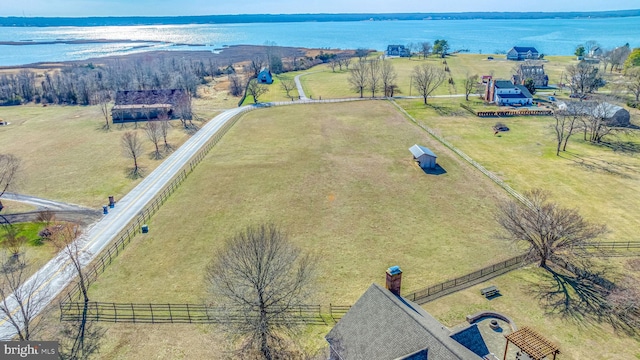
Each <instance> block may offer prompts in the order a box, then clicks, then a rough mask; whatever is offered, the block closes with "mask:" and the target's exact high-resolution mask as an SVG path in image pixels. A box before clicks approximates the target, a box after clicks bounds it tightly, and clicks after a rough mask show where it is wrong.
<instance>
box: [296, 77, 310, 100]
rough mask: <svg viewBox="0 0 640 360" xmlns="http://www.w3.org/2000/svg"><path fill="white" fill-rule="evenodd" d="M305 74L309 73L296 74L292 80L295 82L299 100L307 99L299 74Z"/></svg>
mask: <svg viewBox="0 0 640 360" xmlns="http://www.w3.org/2000/svg"><path fill="white" fill-rule="evenodd" d="M307 74H309V73H304V74H300V75H296V77H294V78H293V81H295V82H296V87H297V88H298V95H300V98H299V100H309V98H307V95H306V94H305V93H304V89H303V88H302V83H300V76H302V75H307Z"/></svg>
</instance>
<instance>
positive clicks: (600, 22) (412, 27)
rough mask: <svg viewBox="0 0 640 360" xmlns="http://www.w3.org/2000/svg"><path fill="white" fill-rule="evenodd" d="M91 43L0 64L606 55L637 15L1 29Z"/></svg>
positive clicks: (5, 54) (14, 36)
mask: <svg viewBox="0 0 640 360" xmlns="http://www.w3.org/2000/svg"><path fill="white" fill-rule="evenodd" d="M98 39H108V40H112V41H111V42H104V43H87V44H62V43H56V44H37V45H20V46H15V45H0V66H14V65H22V64H31V63H37V62H58V61H69V60H83V59H88V58H94V57H101V56H112V55H119V54H121V55H123V54H129V53H136V52H143V51H150V50H200V51H218V49H220V48H222V47H223V46H227V45H237V44H249V45H263V44H265V43H266V42H269V43H275V44H277V45H279V46H295V47H308V48H327V49H356V48H367V49H375V50H384V49H386V47H387V45H390V44H400V45H406V44H408V43H421V42H424V41H428V42H431V43H433V42H434V41H435V40H436V39H445V40H447V42H448V43H449V45H450V51H456V50H463V51H468V52H471V53H482V54H502V53H505V52H506V51H508V50H509V49H510V48H511V47H513V46H533V47H535V48H536V49H538V51H539V52H541V53H543V54H545V55H572V54H573V52H574V51H575V48H576V46H578V45H579V44H582V43H584V42H586V41H589V40H595V41H596V42H598V43H599V44H600V45H601V47H603V48H606V49H610V48H614V47H617V46H621V45H624V44H626V43H628V44H629V45H630V46H631V47H632V48H634V47H640V17H619V18H597V19H586V18H583V19H538V20H524V19H517V20H515V19H514V20H489V19H475V20H422V21H415V20H414V21H351V22H350V21H345V22H294V23H242V24H194V25H145V26H86V27H0V42H3V41H17V42H25V43H30V42H33V43H37V42H44V41H68V40H98ZM123 40H136V41H137V42H135V43H130V42H122V41H123Z"/></svg>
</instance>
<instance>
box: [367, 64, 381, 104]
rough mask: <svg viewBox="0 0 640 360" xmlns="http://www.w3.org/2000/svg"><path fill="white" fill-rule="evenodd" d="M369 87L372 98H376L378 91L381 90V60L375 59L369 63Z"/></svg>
mask: <svg viewBox="0 0 640 360" xmlns="http://www.w3.org/2000/svg"><path fill="white" fill-rule="evenodd" d="M367 76H368V77H369V79H368V80H367V85H368V86H369V91H371V97H372V98H373V97H376V91H378V90H379V89H380V80H381V78H380V60H378V59H373V60H370V61H369V64H368V66H367Z"/></svg>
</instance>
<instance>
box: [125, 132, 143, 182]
mask: <svg viewBox="0 0 640 360" xmlns="http://www.w3.org/2000/svg"><path fill="white" fill-rule="evenodd" d="M121 144H122V152H123V154H124V156H126V157H128V158H130V159H132V160H133V170H132V171H131V175H133V176H134V177H137V176H138V175H139V172H140V169H139V166H138V158H139V157H140V155H142V141H140V137H139V136H138V133H137V132H134V131H127V132H125V133H124V134H122V138H121Z"/></svg>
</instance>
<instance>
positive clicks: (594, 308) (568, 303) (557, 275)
mask: <svg viewBox="0 0 640 360" xmlns="http://www.w3.org/2000/svg"><path fill="white" fill-rule="evenodd" d="M585 269H586V267H585V266H578V265H574V264H570V263H563V264H562V265H558V264H554V265H551V266H547V267H545V270H546V272H545V274H544V276H543V280H542V281H540V282H539V283H535V284H533V286H532V287H531V290H532V291H533V292H534V294H535V296H536V297H537V298H538V300H539V301H540V303H541V305H542V306H543V307H544V308H545V310H546V312H547V314H550V315H560V316H561V317H563V318H567V319H571V320H573V321H574V322H575V323H576V324H578V325H583V326H597V325H599V324H602V323H608V324H610V325H611V326H612V327H613V328H614V329H616V330H619V331H623V332H625V333H627V334H629V335H637V334H638V330H640V329H638V328H637V327H636V326H635V325H634V321H636V320H635V319H631V318H629V317H628V316H626V315H622V314H620V313H617V312H616V311H614V309H613V307H612V304H611V303H610V301H609V295H610V294H611V293H612V292H614V291H616V289H617V286H616V284H615V283H613V282H612V281H610V280H608V279H607V278H605V276H604V274H605V273H606V270H601V271H600V272H592V271H589V270H585Z"/></svg>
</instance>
